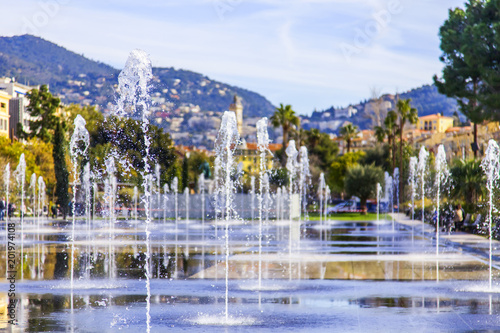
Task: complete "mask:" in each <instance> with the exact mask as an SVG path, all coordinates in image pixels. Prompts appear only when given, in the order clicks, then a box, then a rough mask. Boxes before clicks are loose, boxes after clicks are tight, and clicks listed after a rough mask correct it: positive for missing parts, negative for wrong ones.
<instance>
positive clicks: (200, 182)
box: [198, 172, 205, 279]
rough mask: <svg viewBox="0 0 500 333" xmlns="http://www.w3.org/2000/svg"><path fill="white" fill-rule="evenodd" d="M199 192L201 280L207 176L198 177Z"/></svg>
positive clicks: (203, 274) (202, 174) (203, 263)
mask: <svg viewBox="0 0 500 333" xmlns="http://www.w3.org/2000/svg"><path fill="white" fill-rule="evenodd" d="M198 192H199V193H200V195H201V278H202V279H204V278H205V174H204V173H203V172H202V173H201V174H200V176H199V177H198Z"/></svg>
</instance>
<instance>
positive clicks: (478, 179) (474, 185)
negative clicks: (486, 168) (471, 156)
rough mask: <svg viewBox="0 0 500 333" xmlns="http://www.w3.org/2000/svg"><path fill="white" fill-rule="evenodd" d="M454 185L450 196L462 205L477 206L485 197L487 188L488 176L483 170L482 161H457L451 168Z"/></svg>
mask: <svg viewBox="0 0 500 333" xmlns="http://www.w3.org/2000/svg"><path fill="white" fill-rule="evenodd" d="M450 174H451V179H452V183H453V184H454V185H455V186H452V187H451V190H450V194H451V197H452V198H453V199H455V200H459V201H461V202H462V203H474V204H477V202H479V200H480V199H481V198H482V197H483V195H484V193H485V187H486V176H485V175H484V172H483V169H482V168H481V161H480V160H463V159H460V160H456V161H455V162H454V164H453V166H452V167H451V168H450Z"/></svg>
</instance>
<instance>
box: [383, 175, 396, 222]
mask: <svg viewBox="0 0 500 333" xmlns="http://www.w3.org/2000/svg"><path fill="white" fill-rule="evenodd" d="M384 184H385V191H384V200H386V201H387V204H388V205H390V207H392V209H394V204H393V203H394V199H393V198H394V197H393V190H394V187H393V179H392V177H391V176H390V175H389V173H388V172H387V171H386V172H385V173H384ZM390 207H389V206H388V207H387V208H390ZM389 211H392V210H389ZM392 212H393V213H394V211H392ZM392 231H394V214H392Z"/></svg>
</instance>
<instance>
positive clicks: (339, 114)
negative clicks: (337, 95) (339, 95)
mask: <svg viewBox="0 0 500 333" xmlns="http://www.w3.org/2000/svg"><path fill="white" fill-rule="evenodd" d="M356 113H358V109H356V108H355V107H353V106H351V105H350V106H349V107H347V108H345V109H338V110H335V118H351V117H352V116H353V115H355V114H356Z"/></svg>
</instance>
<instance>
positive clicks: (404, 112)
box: [396, 98, 418, 203]
mask: <svg viewBox="0 0 500 333" xmlns="http://www.w3.org/2000/svg"><path fill="white" fill-rule="evenodd" d="M410 103H411V99H410V98H408V99H400V100H398V102H397V103H396V110H397V112H398V132H399V174H400V177H399V189H400V191H401V193H404V184H405V182H404V181H403V175H404V169H403V165H404V164H403V130H404V127H405V125H406V123H407V122H409V123H410V124H416V123H417V120H418V111H417V109H415V108H412V107H411V104H410ZM399 199H400V203H401V202H402V201H403V196H402V195H401V196H400V197H399Z"/></svg>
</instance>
